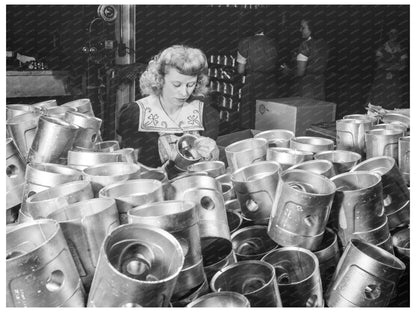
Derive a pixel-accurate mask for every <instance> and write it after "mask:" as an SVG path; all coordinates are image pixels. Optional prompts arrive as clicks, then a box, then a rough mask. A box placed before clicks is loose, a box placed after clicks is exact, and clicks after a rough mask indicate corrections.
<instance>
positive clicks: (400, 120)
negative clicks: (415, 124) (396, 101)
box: [382, 113, 410, 130]
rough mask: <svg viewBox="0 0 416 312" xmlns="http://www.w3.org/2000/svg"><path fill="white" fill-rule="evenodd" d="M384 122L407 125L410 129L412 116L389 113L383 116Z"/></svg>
mask: <svg viewBox="0 0 416 312" xmlns="http://www.w3.org/2000/svg"><path fill="white" fill-rule="evenodd" d="M382 120H383V122H384V123H389V124H393V125H399V126H402V127H403V126H406V127H407V129H406V130H410V117H409V116H406V115H403V114H399V113H387V114H384V115H383V117H382Z"/></svg>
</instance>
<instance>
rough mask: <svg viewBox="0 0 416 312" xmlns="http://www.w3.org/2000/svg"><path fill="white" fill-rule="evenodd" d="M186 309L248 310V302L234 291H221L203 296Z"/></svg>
mask: <svg viewBox="0 0 416 312" xmlns="http://www.w3.org/2000/svg"><path fill="white" fill-rule="evenodd" d="M187 307H188V308H249V307H250V301H248V299H247V298H246V297H245V296H244V295H242V294H239V293H237V292H234V291H221V292H214V293H209V294H206V295H203V296H201V297H199V298H197V299H195V300H194V301H192V302H191V303H189V304H188V305H187Z"/></svg>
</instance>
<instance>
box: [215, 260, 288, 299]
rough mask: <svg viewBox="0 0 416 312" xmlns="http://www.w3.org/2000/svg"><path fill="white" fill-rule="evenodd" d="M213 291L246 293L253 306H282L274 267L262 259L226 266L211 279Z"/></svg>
mask: <svg viewBox="0 0 416 312" xmlns="http://www.w3.org/2000/svg"><path fill="white" fill-rule="evenodd" d="M210 286H211V290H212V291H213V292H223V291H234V292H237V293H239V294H242V295H244V296H245V297H246V298H247V299H248V301H250V306H251V307H281V306H282V301H281V299H280V293H279V289H278V287H277V282H276V273H275V269H274V267H273V266H272V265H271V264H269V263H267V262H264V261H260V260H246V261H241V262H237V263H234V264H231V265H228V266H226V267H225V268H223V269H221V270H220V271H219V272H217V273H216V274H215V275H214V277H213V278H212V280H211V284H210Z"/></svg>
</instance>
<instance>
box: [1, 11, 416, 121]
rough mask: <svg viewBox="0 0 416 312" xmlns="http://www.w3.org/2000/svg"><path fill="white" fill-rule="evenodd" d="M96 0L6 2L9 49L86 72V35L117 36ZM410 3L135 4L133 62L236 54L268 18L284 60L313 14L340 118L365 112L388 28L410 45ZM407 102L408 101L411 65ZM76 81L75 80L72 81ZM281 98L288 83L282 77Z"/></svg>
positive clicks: (330, 93)
mask: <svg viewBox="0 0 416 312" xmlns="http://www.w3.org/2000/svg"><path fill="white" fill-rule="evenodd" d="M96 10H97V6H94V5H88V6H80V5H77V6H68V5H65V6H64V5H52V6H46V5H36V6H34V5H30V6H28V5H8V6H7V10H6V18H7V20H6V32H7V36H6V40H7V49H12V50H17V51H21V52H22V53H27V54H29V55H33V56H36V57H38V58H41V59H42V58H43V59H46V60H47V61H48V63H49V64H50V67H51V68H53V69H66V70H70V71H71V73H72V74H73V75H74V77H80V75H81V74H82V72H83V71H85V55H83V54H82V52H81V49H82V47H83V46H85V44H86V42H87V41H88V39H92V40H95V41H97V42H99V41H102V40H103V39H108V38H114V26H112V25H108V24H104V23H100V22H97V23H95V24H94V25H93V27H92V29H91V32H88V26H89V23H90V22H91V21H92V20H93V19H94V18H95V17H96ZM409 11H410V6H408V5H373V6H369V5H359V6H358V5H342V6H339V5H325V6H321V5H292V6H289V5H267V6H254V5H253V6H237V7H236V6H226V5H221V6H219V5H212V6H202V5H194V6H190V5H187V6H184V5H170V6H167V5H137V6H136V20H137V29H136V34H137V36H136V37H137V38H136V60H137V62H139V63H147V62H148V61H149V59H150V57H151V56H153V55H154V54H156V53H157V52H158V51H159V50H161V49H163V48H165V47H167V46H169V45H172V44H178V43H182V44H188V45H191V46H195V47H199V48H201V49H202V50H203V51H205V52H206V54H207V55H209V54H231V55H235V54H236V48H237V44H238V41H239V40H240V39H241V38H242V37H244V36H247V35H250V34H251V31H252V29H253V26H254V24H255V23H256V22H257V21H259V20H265V21H267V26H268V28H269V29H270V31H269V34H270V35H271V36H272V37H274V38H275V39H276V40H277V42H278V44H279V55H280V59H281V61H282V62H289V61H290V57H291V55H292V53H293V51H294V50H295V49H296V47H297V46H298V45H299V42H300V34H299V22H300V19H301V18H302V16H304V15H311V16H313V17H314V19H315V20H317V22H318V23H317V29H318V30H319V32H318V33H319V35H320V36H321V37H323V38H324V39H326V40H327V42H328V44H329V47H330V58H329V64H328V70H327V74H326V77H327V100H328V101H331V102H334V103H337V104H338V108H337V117H340V116H343V115H345V114H347V113H352V112H364V106H365V105H366V101H367V97H368V93H369V90H370V87H371V82H372V80H373V76H374V70H375V50H376V48H377V47H378V46H379V45H381V44H382V43H383V42H384V41H385V39H386V36H385V34H386V33H387V31H388V30H389V29H390V28H391V27H393V26H394V27H396V28H398V29H399V30H400V38H401V40H402V44H403V45H404V46H405V47H406V48H409V19H410V13H409ZM402 79H403V81H404V82H407V85H406V89H405V92H404V94H403V106H404V107H407V106H408V105H409V86H408V81H409V71H407V72H406V73H404V74H403V77H402ZM75 80H76V79H75ZM281 86H282V88H281V93H282V96H287V95H289V94H287V93H288V91H287V90H288V88H287V86H286V85H285V80H284V79H283V78H281Z"/></svg>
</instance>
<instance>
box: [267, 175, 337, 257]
mask: <svg viewBox="0 0 416 312" xmlns="http://www.w3.org/2000/svg"><path fill="white" fill-rule="evenodd" d="M335 190H336V187H335V184H334V182H332V181H331V180H329V179H328V178H326V177H324V176H321V175H319V174H316V173H313V172H309V171H305V170H297V169H296V170H287V171H285V172H284V173H283V174H282V176H281V179H280V181H279V183H278V187H277V190H276V196H275V199H274V201H273V208H272V212H271V216H270V221H269V225H268V234H269V236H270V237H271V238H272V239H273V240H274V241H275V242H276V243H278V244H279V245H281V246H295V247H302V248H306V249H309V250H316V249H317V248H318V247H319V245H320V244H321V242H322V238H323V235H324V232H325V227H326V224H327V222H328V217H329V213H330V210H331V206H332V202H333V199H334V195H335Z"/></svg>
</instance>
